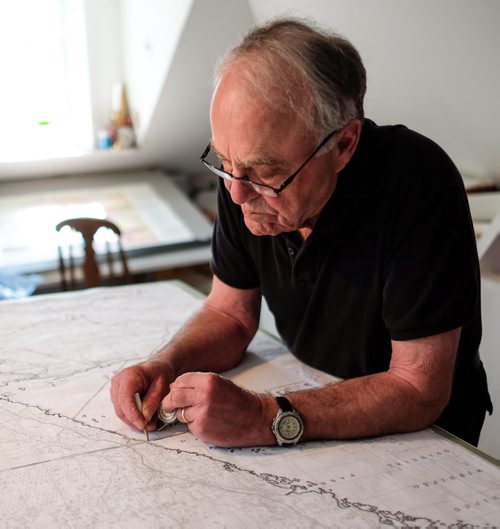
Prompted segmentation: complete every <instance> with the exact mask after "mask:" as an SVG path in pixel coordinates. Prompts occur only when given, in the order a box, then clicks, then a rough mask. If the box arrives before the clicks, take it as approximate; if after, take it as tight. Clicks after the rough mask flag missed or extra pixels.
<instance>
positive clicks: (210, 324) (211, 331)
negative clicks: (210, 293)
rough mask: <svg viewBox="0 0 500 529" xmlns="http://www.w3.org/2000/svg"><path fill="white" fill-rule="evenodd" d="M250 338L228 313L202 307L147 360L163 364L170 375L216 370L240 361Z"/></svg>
mask: <svg viewBox="0 0 500 529" xmlns="http://www.w3.org/2000/svg"><path fill="white" fill-rule="evenodd" d="M252 337H253V335H252V333H251V332H250V331H249V330H248V329H246V328H244V327H242V326H241V325H240V324H239V323H238V322H237V321H236V320H235V319H234V318H232V317H231V316H229V315H226V314H224V313H221V312H218V311H216V310H213V309H212V308H210V307H206V306H205V307H203V308H202V309H200V310H199V311H198V312H197V313H196V314H195V315H194V316H193V317H192V318H191V319H190V320H188V321H187V322H186V323H185V324H184V325H183V327H182V328H181V329H180V330H179V331H178V332H177V333H176V334H175V335H174V337H173V338H172V339H171V341H170V342H168V343H167V344H166V345H165V346H164V347H162V348H161V349H160V350H159V351H158V352H157V353H155V355H154V356H153V357H152V358H151V359H150V361H159V362H162V363H165V364H166V365H168V367H169V369H171V370H172V372H173V375H174V377H178V376H179V375H181V374H182V373H185V372H188V371H213V372H220V371H224V370H227V369H231V368H232V367H234V366H235V365H237V364H238V363H239V362H240V360H241V357H242V355H243V353H244V352H245V350H246V348H247V346H248V344H249V343H250V341H251V339H252Z"/></svg>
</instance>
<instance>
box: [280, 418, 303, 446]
mask: <svg viewBox="0 0 500 529" xmlns="http://www.w3.org/2000/svg"><path fill="white" fill-rule="evenodd" d="M278 431H279V433H280V435H281V437H283V439H286V440H292V439H295V438H296V437H297V436H298V435H299V434H300V431H301V424H300V422H299V420H298V419H297V417H295V416H294V415H285V416H284V417H283V418H282V419H281V420H280V422H279V425H278Z"/></svg>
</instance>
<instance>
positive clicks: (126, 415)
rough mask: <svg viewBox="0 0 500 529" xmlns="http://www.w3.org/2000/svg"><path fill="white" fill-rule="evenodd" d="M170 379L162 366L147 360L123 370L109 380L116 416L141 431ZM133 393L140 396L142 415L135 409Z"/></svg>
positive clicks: (166, 369)
mask: <svg viewBox="0 0 500 529" xmlns="http://www.w3.org/2000/svg"><path fill="white" fill-rule="evenodd" d="M174 379H175V374H174V373H173V371H172V369H170V368H169V366H168V365H166V364H165V363H163V362H159V361H155V360H151V361H148V362H142V363H140V364H136V365H133V366H130V367H126V368H125V369H123V370H122V371H120V372H119V373H117V374H116V375H115V376H114V377H113V378H112V379H111V389H110V393H111V400H112V401H113V406H114V407H115V413H116V415H117V416H118V417H119V418H120V419H121V420H122V421H123V422H125V423H126V424H128V425H129V426H131V427H133V428H137V429H138V430H143V429H144V428H146V427H147V424H148V423H149V422H150V421H151V418H152V417H153V415H154V414H155V412H156V410H157V409H158V407H159V405H160V402H161V401H162V399H163V397H165V395H166V394H167V393H168V391H169V385H170V383H171V382H173V381H174ZM135 393H139V394H140V396H141V399H142V413H141V412H140V411H139V409H138V408H137V404H136V402H135ZM148 429H149V428H148Z"/></svg>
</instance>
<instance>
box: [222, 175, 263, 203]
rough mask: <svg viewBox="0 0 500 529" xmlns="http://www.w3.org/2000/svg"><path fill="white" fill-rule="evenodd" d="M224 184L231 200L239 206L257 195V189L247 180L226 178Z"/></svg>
mask: <svg viewBox="0 0 500 529" xmlns="http://www.w3.org/2000/svg"><path fill="white" fill-rule="evenodd" d="M225 184H226V189H227V190H228V191H229V194H230V195H231V200H232V201H233V202H234V203H235V204H238V205H239V206H241V205H242V204H244V203H245V202H247V201H248V200H250V199H252V198H255V196H256V195H258V193H257V191H255V189H254V188H253V187H252V186H251V184H248V183H247V182H244V181H241V180H226V181H225Z"/></svg>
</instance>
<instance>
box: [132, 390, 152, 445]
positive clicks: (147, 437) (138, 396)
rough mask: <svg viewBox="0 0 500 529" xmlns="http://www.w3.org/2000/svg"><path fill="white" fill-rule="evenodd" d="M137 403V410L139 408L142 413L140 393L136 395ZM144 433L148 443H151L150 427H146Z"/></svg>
mask: <svg viewBox="0 0 500 529" xmlns="http://www.w3.org/2000/svg"><path fill="white" fill-rule="evenodd" d="M135 403H136V404H137V408H139V411H140V412H141V413H142V400H141V396H140V395H139V393H136V394H135ZM142 431H143V432H144V435H145V436H146V441H148V442H149V433H148V425H147V424H146V426H144V429H143V430H142Z"/></svg>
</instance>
